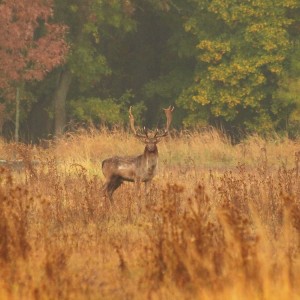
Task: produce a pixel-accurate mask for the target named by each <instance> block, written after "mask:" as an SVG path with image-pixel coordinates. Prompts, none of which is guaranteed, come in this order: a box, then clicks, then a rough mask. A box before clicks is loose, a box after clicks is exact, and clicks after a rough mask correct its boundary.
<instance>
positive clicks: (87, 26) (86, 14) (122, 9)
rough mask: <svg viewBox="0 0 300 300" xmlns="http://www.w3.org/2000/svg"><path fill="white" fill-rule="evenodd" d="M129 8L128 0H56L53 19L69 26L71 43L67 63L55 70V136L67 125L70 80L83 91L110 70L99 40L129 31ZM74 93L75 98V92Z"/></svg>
mask: <svg viewBox="0 0 300 300" xmlns="http://www.w3.org/2000/svg"><path fill="white" fill-rule="evenodd" d="M132 12H133V6H132V5H131V2H130V1H129V0H128V1H117V0H113V1H111V0H103V1H98V0H85V1H79V0H68V1H59V0H57V1H55V19H56V20H58V21H60V22H64V23H65V24H67V25H68V27H69V28H70V31H69V35H68V39H69V43H70V45H71V49H70V52H69V55H68V57H67V60H66V63H65V64H64V65H63V66H62V68H61V70H60V73H59V74H58V80H57V85H56V88H55V93H54V98H53V102H54V118H55V135H56V136H59V135H61V134H62V133H63V131H64V128H65V125H66V124H65V123H66V99H67V96H68V93H69V91H70V87H71V84H72V83H73V84H74V85H75V87H74V89H76V91H78V90H79V91H80V92H81V93H82V92H83V91H84V90H86V89H88V88H89V87H90V86H95V84H96V83H97V82H99V81H100V80H101V79H102V78H103V77H104V76H107V75H109V74H110V73H111V68H110V66H109V65H108V64H107V59H106V57H105V55H104V54H103V53H104V52H105V47H106V46H107V44H106V45H105V44H104V43H103V42H102V41H103V40H104V39H106V40H109V41H110V42H111V43H115V41H114V40H115V39H117V38H116V36H118V31H120V32H125V33H126V32H129V31H131V30H132V29H133V28H134V23H133V22H132V21H131V19H130V15H131V13H132ZM116 31H117V33H116ZM75 97H76V99H77V98H78V95H76V96H75ZM89 97H90V96H89ZM93 97H98V95H93ZM106 98H108V96H107V97H106Z"/></svg>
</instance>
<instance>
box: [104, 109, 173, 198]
mask: <svg viewBox="0 0 300 300" xmlns="http://www.w3.org/2000/svg"><path fill="white" fill-rule="evenodd" d="M173 110H174V107H172V106H169V107H168V108H164V112H165V115H166V119H167V122H166V126H165V129H164V130H163V132H162V133H160V132H159V130H158V129H156V130H155V132H154V134H151V135H152V136H150V135H149V131H148V129H146V128H145V127H144V128H143V133H139V132H138V131H137V130H136V129H135V126H134V117H133V114H132V107H131V106H130V108H129V120H130V127H131V130H132V132H133V133H134V136H135V137H136V138H137V139H138V140H139V141H141V142H142V143H144V144H145V148H144V152H143V154H141V155H138V156H122V157H120V156H113V157H110V158H107V159H105V160H103V161H102V172H103V175H104V177H105V179H106V181H105V183H104V185H103V187H102V191H103V192H104V194H105V196H107V197H108V198H109V200H110V203H112V201H113V197H112V196H113V193H114V192H115V190H116V189H117V188H119V187H120V186H121V185H122V183H123V182H124V181H129V182H134V183H136V186H137V188H138V189H139V188H140V184H141V182H144V183H145V190H146V193H147V191H148V189H149V186H150V183H151V181H152V179H153V177H154V176H155V175H156V172H157V165H158V149H157V144H158V143H159V142H160V141H161V139H162V138H164V137H166V136H168V135H169V128H170V124H171V122H172V112H173Z"/></svg>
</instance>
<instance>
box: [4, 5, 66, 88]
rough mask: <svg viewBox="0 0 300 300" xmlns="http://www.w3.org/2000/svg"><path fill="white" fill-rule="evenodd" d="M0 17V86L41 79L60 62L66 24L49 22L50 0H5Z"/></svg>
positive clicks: (63, 53)
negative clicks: (28, 1) (28, 0)
mask: <svg viewBox="0 0 300 300" xmlns="http://www.w3.org/2000/svg"><path fill="white" fill-rule="evenodd" d="M0 16H1V18H0V88H8V87H10V86H11V85H12V84H15V83H17V82H22V81H29V80H41V79H43V77H44V76H45V75H46V73H47V72H49V71H51V70H52V69H53V68H54V67H55V66H57V65H59V64H61V63H63V61H64V57H65V55H66V53H67V51H68V46H67V44H66V42H65V40H64V36H65V33H66V26H63V25H60V24H51V23H50V18H51V17H52V16H53V11H52V1H50V0H47V1H41V0H33V1H31V2H30V5H28V3H27V1H25V0H18V1H15V0H7V1H5V2H2V3H1V4H0Z"/></svg>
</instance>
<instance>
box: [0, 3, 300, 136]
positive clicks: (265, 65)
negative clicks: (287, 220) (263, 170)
mask: <svg viewBox="0 0 300 300" xmlns="http://www.w3.org/2000/svg"><path fill="white" fill-rule="evenodd" d="M0 15H1V18H0V88H1V93H0V102H1V104H0V113H1V115H0V130H1V132H2V135H3V136H5V137H6V138H8V139H16V140H22V141H38V140H39V139H43V138H49V137H52V136H59V135H61V134H62V133H63V132H66V131H69V130H75V129H76V128H78V126H91V125H92V126H95V127H96V128H98V127H101V126H103V125H105V126H109V127H114V126H118V127H123V126H127V123H128V107H129V106H131V105H132V106H133V110H134V113H135V115H136V116H139V118H137V123H138V124H140V125H141V124H145V125H147V126H148V127H156V126H162V125H163V113H162V108H163V107H165V106H167V105H170V104H172V105H175V106H176V110H175V116H174V123H173V124H174V127H175V128H177V129H181V128H202V127H205V126H216V127H217V128H221V129H223V130H225V131H226V132H228V133H229V134H231V135H233V136H238V137H241V136H243V135H245V134H247V133H253V132H256V133H259V134H263V135H271V134H273V133H275V132H276V133H280V134H288V135H289V136H290V137H292V138H295V137H297V136H298V134H299V133H300V99H299V94H300V93H299V92H300V2H299V1H298V0H249V1H233V0H210V1H207V0H66V1H60V0H53V1H52V0H46V1H42V0H32V1H30V5H28V1H26V0H2V1H0Z"/></svg>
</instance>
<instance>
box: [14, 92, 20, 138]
mask: <svg viewBox="0 0 300 300" xmlns="http://www.w3.org/2000/svg"><path fill="white" fill-rule="evenodd" d="M19 127H20V87H17V90H16V123H15V142H16V143H18V142H19Z"/></svg>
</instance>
